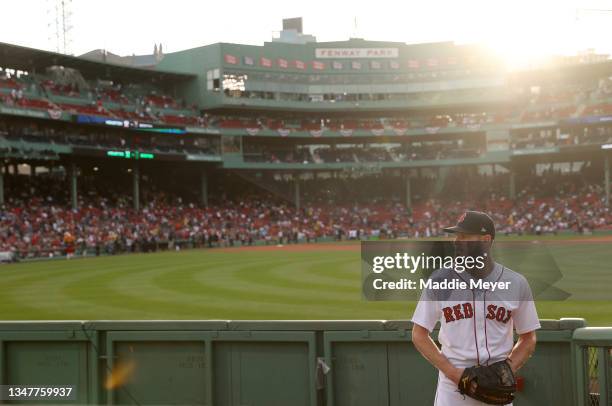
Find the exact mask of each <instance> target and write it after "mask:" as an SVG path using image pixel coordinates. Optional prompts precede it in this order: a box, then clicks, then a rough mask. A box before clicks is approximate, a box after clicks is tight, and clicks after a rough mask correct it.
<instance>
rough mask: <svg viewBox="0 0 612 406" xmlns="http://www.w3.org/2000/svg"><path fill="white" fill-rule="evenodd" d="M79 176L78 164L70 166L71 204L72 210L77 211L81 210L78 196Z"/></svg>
mask: <svg viewBox="0 0 612 406" xmlns="http://www.w3.org/2000/svg"><path fill="white" fill-rule="evenodd" d="M77 176H78V168H77V166H76V164H72V165H71V166H70V202H71V205H72V210H77V209H78V208H79V201H78V195H77V193H78V192H77Z"/></svg>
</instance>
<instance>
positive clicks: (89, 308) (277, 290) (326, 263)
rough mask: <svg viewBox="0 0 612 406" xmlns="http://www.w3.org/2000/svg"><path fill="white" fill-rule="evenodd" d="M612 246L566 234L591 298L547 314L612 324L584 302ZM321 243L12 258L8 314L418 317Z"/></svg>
mask: <svg viewBox="0 0 612 406" xmlns="http://www.w3.org/2000/svg"><path fill="white" fill-rule="evenodd" d="M610 246H611V244H610V243H607V244H601V243H597V244H585V243H580V244H571V243H568V242H563V243H562V244H561V243H560V244H559V246H558V248H555V249H554V250H558V252H556V253H555V255H557V254H558V255H559V256H565V258H566V259H567V261H566V260H564V261H563V266H561V265H560V266H561V268H562V270H563V273H564V275H565V276H564V279H563V280H562V281H560V283H559V285H560V287H561V288H571V289H573V292H574V293H576V294H577V296H575V297H577V298H579V299H581V300H579V301H577V300H568V301H564V302H547V301H539V302H538V303H537V307H538V311H539V315H540V317H541V318H561V317H583V318H586V319H587V321H588V323H589V325H612V301H601V300H600V301H596V302H595V301H587V300H583V299H588V298H589V297H590V296H589V295H590V293H591V292H594V290H593V289H596V290H600V291H601V292H598V297H600V298H601V294H602V292H609V288H610V287H612V272H610V270H611V268H612V267H611V266H610V264H611V263H612V250H610V249H609V247H610ZM320 247H321V248H320V249H317V250H307V251H295V252H292V251H286V250H247V249H231V250H214V249H213V250H190V251H183V252H165V253H156V254H134V255H121V256H109V257H99V258H84V259H73V260H69V261H68V260H54V261H42V262H30V263H22V264H14V265H7V266H2V267H0V285H1V286H2V288H3V289H2V294H1V299H0V319H4V320H51V319H61V320H66V319H75V320H107V319H387V320H388V319H407V318H410V316H411V315H412V311H413V309H414V303H408V302H367V301H364V300H362V298H361V290H360V289H361V269H360V259H359V251H357V250H335V249H332V247H333V246H331V245H321V246H320ZM594 247H595V248H594ZM572 261H573V262H572ZM584 261H590V262H587V264H586V265H585V264H584ZM566 262H567V263H566ZM568 267H569V268H568ZM585 278H587V279H588V281H587V282H585ZM589 281H590V282H589ZM610 295H611V300H612V293H610Z"/></svg>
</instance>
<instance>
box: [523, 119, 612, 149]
mask: <svg viewBox="0 0 612 406" xmlns="http://www.w3.org/2000/svg"><path fill="white" fill-rule="evenodd" d="M607 143H612V126H609V125H594V126H575V127H568V128H545V129H526V130H522V131H518V132H515V133H513V135H512V142H511V148H512V149H530V148H537V147H554V146H570V145H589V144H607Z"/></svg>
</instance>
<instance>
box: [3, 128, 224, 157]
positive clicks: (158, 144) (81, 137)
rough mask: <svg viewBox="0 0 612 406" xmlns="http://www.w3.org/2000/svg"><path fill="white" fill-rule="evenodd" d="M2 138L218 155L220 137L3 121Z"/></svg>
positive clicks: (158, 151)
mask: <svg viewBox="0 0 612 406" xmlns="http://www.w3.org/2000/svg"><path fill="white" fill-rule="evenodd" d="M0 138H6V139H8V140H23V141H29V142H45V143H53V144H60V145H61V144H65V145H72V146H83V147H102V148H129V149H137V150H140V151H147V152H157V153H186V154H200V155H201V154H204V155H210V154H215V155H216V154H219V142H218V139H216V138H212V137H206V136H198V135H181V136H180V137H168V136H165V137H164V136H159V135H156V134H141V133H129V132H126V130H120V129H119V130H117V129H108V128H103V127H83V126H78V125H74V124H70V123H61V122H59V123H56V125H54V126H50V125H46V124H45V125H42V124H40V123H37V122H31V121H30V122H24V121H16V120H12V121H4V120H0Z"/></svg>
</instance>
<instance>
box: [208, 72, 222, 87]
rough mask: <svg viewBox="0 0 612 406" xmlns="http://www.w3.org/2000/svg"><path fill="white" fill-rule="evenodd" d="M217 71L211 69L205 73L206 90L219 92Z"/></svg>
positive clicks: (219, 84)
mask: <svg viewBox="0 0 612 406" xmlns="http://www.w3.org/2000/svg"><path fill="white" fill-rule="evenodd" d="M220 82H221V81H220V71H219V69H213V70H209V71H207V72H206V90H208V91H213V92H219V91H220V90H221V83H220Z"/></svg>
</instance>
